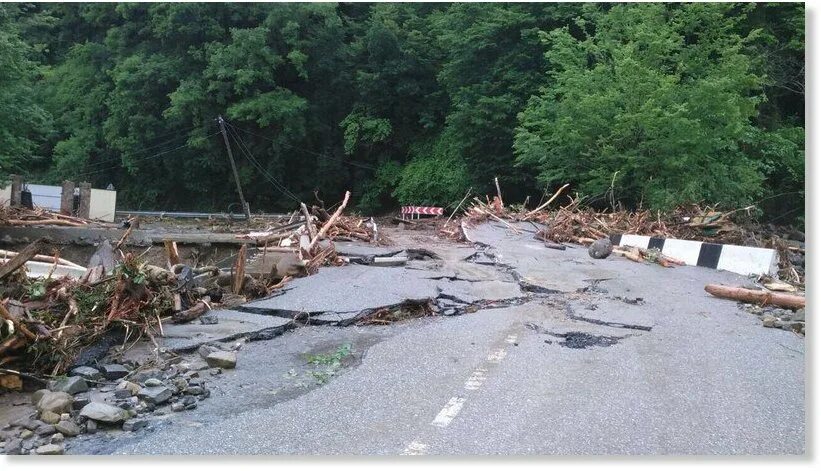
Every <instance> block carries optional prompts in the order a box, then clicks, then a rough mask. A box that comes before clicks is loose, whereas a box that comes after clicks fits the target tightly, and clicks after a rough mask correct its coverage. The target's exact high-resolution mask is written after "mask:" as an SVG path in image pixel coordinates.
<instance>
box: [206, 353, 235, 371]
mask: <svg viewBox="0 0 821 471" xmlns="http://www.w3.org/2000/svg"><path fill="white" fill-rule="evenodd" d="M205 362H206V363H208V366H210V367H212V368H226V369H231V368H234V367H236V366H237V354H236V353H234V352H223V351H218V352H213V353H211V354H210V355H208V356H207V357H205Z"/></svg>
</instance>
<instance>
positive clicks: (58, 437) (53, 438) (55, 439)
mask: <svg viewBox="0 0 821 471" xmlns="http://www.w3.org/2000/svg"><path fill="white" fill-rule="evenodd" d="M65 439H66V437H65V436H63V434H62V433H59V432H58V433H55V434H54V435H52V436H51V438H49V442H50V443H63V440H65Z"/></svg>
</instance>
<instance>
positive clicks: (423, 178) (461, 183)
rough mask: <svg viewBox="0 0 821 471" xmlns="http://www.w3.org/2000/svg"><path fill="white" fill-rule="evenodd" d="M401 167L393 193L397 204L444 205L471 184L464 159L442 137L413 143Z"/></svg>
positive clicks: (455, 199) (453, 200) (457, 196)
mask: <svg viewBox="0 0 821 471" xmlns="http://www.w3.org/2000/svg"><path fill="white" fill-rule="evenodd" d="M413 153H414V154H415V155H416V157H414V158H413V160H411V161H410V163H408V165H406V166H405V168H404V169H403V170H402V173H401V175H400V177H399V184H398V185H397V186H396V189H395V190H394V192H393V196H394V197H396V199H397V200H398V201H399V203H400V204H413V205H439V206H446V205H448V204H450V203H454V202H456V201H458V200H459V199H461V198H462V196H463V195H464V193H465V192H466V191H467V189H468V188H469V187H470V186H471V183H472V182H471V175H470V171H469V169H468V165H467V162H465V161H464V160H462V159H461V158H460V157H459V156H458V155H456V154H455V153H454V152H453V151H451V150H450V149H449V148H448V146H447V144H445V143H444V142H443V139H438V140H436V141H434V142H432V143H430V144H422V145H419V146H417V147H416V148H415V149H414V151H413Z"/></svg>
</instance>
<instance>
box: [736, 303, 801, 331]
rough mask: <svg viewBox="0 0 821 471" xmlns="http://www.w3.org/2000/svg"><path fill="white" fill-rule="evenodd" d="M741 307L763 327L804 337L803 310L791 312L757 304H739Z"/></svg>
mask: <svg viewBox="0 0 821 471" xmlns="http://www.w3.org/2000/svg"><path fill="white" fill-rule="evenodd" d="M740 304H741V307H742V308H743V309H745V310H746V311H747V312H750V313H752V314H754V315H756V316H758V318H759V319H761V324H762V325H763V326H764V327H770V328H774V329H783V330H789V331H791V332H795V333H798V334H801V335H804V326H805V324H804V323H805V317H804V309H798V310H795V311H793V310H791V309H782V308H778V307H775V306H759V305H757V304H746V303H740Z"/></svg>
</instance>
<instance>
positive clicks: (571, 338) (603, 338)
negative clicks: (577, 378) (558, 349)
mask: <svg viewBox="0 0 821 471" xmlns="http://www.w3.org/2000/svg"><path fill="white" fill-rule="evenodd" d="M550 335H552V336H554V337H560V338H563V339H564V340H561V341H559V342H558V343H559V345H561V346H562V347H566V348H588V347H610V346H613V345H616V344H617V343H619V340H621V339H623V338H624V337H616V336H608V335H593V334H589V333H587V332H578V331H574V332H567V333H565V334H557V333H550ZM545 342H548V341H545Z"/></svg>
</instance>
